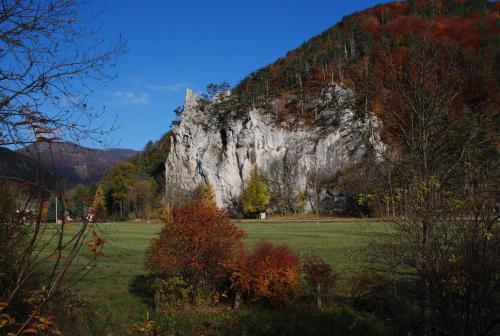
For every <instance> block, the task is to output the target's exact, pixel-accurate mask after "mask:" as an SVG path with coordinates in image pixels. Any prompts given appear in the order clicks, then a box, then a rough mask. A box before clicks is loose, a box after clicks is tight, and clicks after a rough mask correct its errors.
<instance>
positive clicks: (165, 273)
mask: <svg viewBox="0 0 500 336" xmlns="http://www.w3.org/2000/svg"><path fill="white" fill-rule="evenodd" d="M244 235H245V234H244V232H243V231H242V230H240V229H239V228H238V227H236V226H235V225H234V224H233V223H232V222H231V220H230V218H229V215H228V213H227V212H225V211H223V210H220V209H218V208H217V206H216V205H215V204H214V203H213V202H205V201H203V200H201V199H195V200H193V201H191V202H188V203H186V204H184V205H183V206H181V207H179V208H174V209H173V211H172V214H171V216H168V217H167V218H166V219H165V220H164V226H163V228H162V230H161V231H160V233H159V235H158V236H157V237H156V238H155V239H154V240H153V241H152V243H151V245H150V247H149V249H148V251H147V258H148V264H149V268H150V270H151V271H152V273H153V274H154V275H155V276H157V277H159V278H162V279H169V278H174V277H176V278H178V277H181V278H182V280H183V281H184V282H185V283H187V284H189V286H190V288H191V294H192V293H195V292H196V293H197V292H199V291H200V290H204V291H205V290H206V291H209V292H210V291H215V290H218V289H219V288H220V287H221V286H222V284H223V283H224V281H225V279H227V276H228V274H229V272H230V271H229V270H230V269H231V266H232V264H233V262H234V261H235V258H236V255H237V254H238V252H239V250H240V249H241V247H242V238H243V237H244ZM206 294H209V293H206Z"/></svg>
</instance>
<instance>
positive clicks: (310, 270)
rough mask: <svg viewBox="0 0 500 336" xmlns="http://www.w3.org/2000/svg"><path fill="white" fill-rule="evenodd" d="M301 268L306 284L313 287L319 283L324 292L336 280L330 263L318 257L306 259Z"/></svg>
mask: <svg viewBox="0 0 500 336" xmlns="http://www.w3.org/2000/svg"><path fill="white" fill-rule="evenodd" d="M302 268H303V270H304V275H305V280H306V282H307V283H308V285H309V286H311V287H313V288H316V287H317V286H318V285H320V286H321V288H322V291H323V292H324V293H325V294H326V293H327V292H328V290H330V289H331V287H332V286H333V285H335V282H336V281H337V275H336V274H335V273H334V271H333V269H332V267H331V266H330V264H328V263H327V262H326V261H324V260H323V259H321V258H319V257H316V256H315V257H311V258H309V259H307V260H306V261H305V262H304V265H303V266H302Z"/></svg>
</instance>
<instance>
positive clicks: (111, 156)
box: [16, 142, 138, 184]
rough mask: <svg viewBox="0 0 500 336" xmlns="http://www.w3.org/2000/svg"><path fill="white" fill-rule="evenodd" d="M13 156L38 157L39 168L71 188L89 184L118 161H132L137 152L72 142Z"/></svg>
mask: <svg viewBox="0 0 500 336" xmlns="http://www.w3.org/2000/svg"><path fill="white" fill-rule="evenodd" d="M16 153H19V154H23V155H24V156H27V157H30V158H32V159H35V160H36V158H37V157H38V156H39V157H40V161H41V163H42V165H43V166H44V167H45V169H47V170H48V171H51V172H53V173H54V174H55V175H58V176H60V177H62V178H63V179H65V180H66V181H67V182H69V183H71V184H78V183H81V184H92V183H95V182H97V181H99V179H100V178H101V177H102V176H103V175H104V174H106V173H107V172H108V171H109V169H111V167H112V166H113V165H114V164H115V163H117V162H120V161H125V160H128V159H129V158H131V157H132V156H133V155H135V154H137V153H138V152H137V151H135V150H132V149H124V148H110V149H104V150H103V149H94V148H87V147H83V146H80V145H78V144H74V143H71V142H55V143H36V144H32V145H29V146H27V147H24V148H21V149H19V150H17V151H16Z"/></svg>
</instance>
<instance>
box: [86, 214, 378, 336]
mask: <svg viewBox="0 0 500 336" xmlns="http://www.w3.org/2000/svg"><path fill="white" fill-rule="evenodd" d="M237 224H238V225H239V226H240V227H241V228H242V229H244V230H245V231H246V232H247V237H246V238H245V243H246V245H247V247H251V246H252V245H253V244H254V243H255V242H257V241H259V240H260V239H268V240H270V241H272V242H274V243H279V244H281V243H286V244H288V246H290V247H291V248H292V249H293V250H294V251H295V252H296V253H297V254H298V255H299V256H301V257H305V256H307V255H309V254H315V255H318V256H320V257H322V258H324V259H325V260H327V261H328V262H330V263H331V264H332V265H333V266H334V268H335V270H336V272H338V273H339V284H338V286H337V289H336V291H337V293H340V294H342V293H347V288H348V283H349V281H350V279H351V278H352V276H353V275H354V274H356V273H357V272H359V271H361V270H362V269H363V268H365V267H367V266H368V260H367V252H368V250H369V248H370V243H371V242H372V241H373V239H374V238H376V237H377V236H378V235H381V234H384V233H386V232H387V231H386V230H387V228H386V226H385V225H384V224H382V223H380V222H374V221H362V220H359V221H333V222H325V221H321V222H319V223H316V222H314V221H301V222H298V221H289V222H283V221H276V222H272V221H263V222H260V221H248V222H245V221H243V222H239V223H237ZM160 227H161V225H160V224H158V223H156V224H140V223H106V224H100V230H102V234H103V235H104V238H105V239H106V241H107V242H106V245H105V247H104V253H105V256H104V257H100V258H99V261H98V264H97V266H96V267H95V268H94V269H93V270H92V272H90V273H89V274H88V275H87V276H86V277H85V278H84V279H83V280H82V281H80V282H79V283H78V285H77V289H78V291H79V293H80V294H81V295H82V296H83V297H84V298H86V299H87V300H88V306H89V308H90V310H91V311H92V313H93V314H94V318H93V321H92V327H91V328H92V329H93V330H94V332H95V334H102V335H106V334H108V333H110V332H113V335H118V334H123V333H124V330H125V329H126V328H127V327H128V326H130V325H131V324H133V323H134V322H137V321H139V320H141V319H142V318H143V317H144V316H145V314H146V312H147V311H152V307H151V303H150V302H148V299H147V298H145V296H144V295H141V293H144V291H145V289H146V287H145V284H144V279H145V275H146V270H145V265H144V262H145V249H146V247H147V246H148V244H149V242H150V241H151V239H152V238H153V237H154V235H155V234H156V233H157V232H158V231H159V230H160ZM82 258H85V253H84V256H83V257H82ZM82 261H83V260H82Z"/></svg>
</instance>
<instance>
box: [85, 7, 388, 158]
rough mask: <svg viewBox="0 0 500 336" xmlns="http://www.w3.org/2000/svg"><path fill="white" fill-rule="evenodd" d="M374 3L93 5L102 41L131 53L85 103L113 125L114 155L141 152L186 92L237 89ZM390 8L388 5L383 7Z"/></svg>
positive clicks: (166, 126) (165, 124)
mask: <svg viewBox="0 0 500 336" xmlns="http://www.w3.org/2000/svg"><path fill="white" fill-rule="evenodd" d="M382 2H383V1H375V0H356V1H346V0H342V1H341V0H307V1H306V0H303V1H278V0H267V1H264V0H253V1H216V0H215V1H193V0H191V1H169V0H164V1H160V0H155V1H153V0H149V1H147V0H144V1H137V0H136V1H132V0H108V1H106V2H104V1H99V0H94V2H93V3H92V5H93V6H95V9H104V13H103V14H101V15H100V17H99V19H98V21H99V24H100V25H101V30H100V34H101V35H103V36H105V37H106V38H110V39H111V38H113V37H117V36H118V35H119V34H121V35H122V36H123V38H124V39H125V40H126V41H127V48H128V53H127V54H126V55H124V56H122V57H121V58H120V59H119V61H118V66H117V67H116V69H115V71H116V74H117V75H118V78H117V79H116V80H114V81H113V82H111V83H110V84H107V85H106V87H96V88H95V89H96V93H95V94H94V95H93V96H92V97H91V100H90V103H91V105H92V106H93V107H94V108H96V109H101V108H102V107H103V106H105V107H106V111H107V113H106V115H105V117H104V119H105V121H106V120H108V121H111V120H112V119H114V118H115V116H116V117H117V118H118V125H119V129H118V130H117V131H115V132H114V133H112V134H110V135H109V137H110V140H112V142H113V144H114V145H115V146H117V147H123V148H132V149H137V150H140V149H142V148H143V147H144V145H145V144H146V142H147V141H148V140H156V139H158V138H159V137H160V136H161V135H162V134H164V133H165V132H167V131H168V130H169V128H170V124H171V122H172V120H173V118H174V113H173V109H174V108H175V107H176V106H179V105H182V103H183V98H184V91H185V89H186V88H188V87H189V88H192V89H194V90H195V91H198V92H203V91H204V89H205V87H206V85H207V84H208V83H210V82H214V83H219V82H222V81H227V82H229V83H230V84H231V85H235V84H237V83H238V81H239V80H241V79H242V78H244V77H245V76H246V75H247V74H248V73H250V72H251V71H253V70H256V69H258V68H260V67H262V66H265V65H267V64H269V63H271V62H273V61H274V60H276V59H277V58H279V57H281V56H283V55H284V54H286V52H287V51H289V50H291V49H294V48H296V47H297V46H299V45H300V44H301V43H302V42H304V41H307V40H308V39H309V38H311V37H313V36H314V35H317V34H319V33H321V32H322V31H324V30H325V29H327V28H329V27H330V26H332V25H333V24H335V23H337V22H338V21H339V20H340V19H341V18H342V17H343V16H345V15H348V14H351V13H353V12H355V11H358V10H361V9H364V8H367V7H371V6H373V5H376V4H378V3H382ZM384 2H387V1H384Z"/></svg>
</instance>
